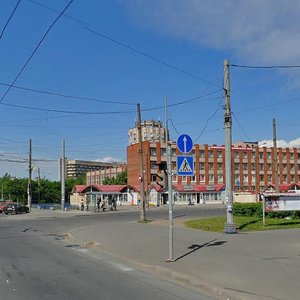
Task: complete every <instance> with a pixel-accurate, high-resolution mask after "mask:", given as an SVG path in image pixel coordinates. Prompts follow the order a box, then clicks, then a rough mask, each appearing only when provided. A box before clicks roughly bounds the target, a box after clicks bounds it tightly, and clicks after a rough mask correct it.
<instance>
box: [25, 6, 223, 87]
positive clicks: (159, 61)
mask: <svg viewBox="0 0 300 300" xmlns="http://www.w3.org/2000/svg"><path fill="white" fill-rule="evenodd" d="M27 1H30V2H32V3H34V4H36V5H39V6H41V7H44V8H46V9H48V10H51V11H53V12H55V13H58V11H57V10H55V9H53V8H51V7H49V6H46V5H43V4H41V3H39V2H37V1H33V0H27ZM63 16H64V17H66V18H69V19H71V20H73V21H75V22H77V23H80V24H83V25H86V26H89V24H87V23H86V22H83V21H81V20H79V19H77V18H73V17H72V16H70V15H66V14H63ZM85 29H86V30H88V31H90V32H92V33H94V34H96V35H98V36H101V37H102V38H105V39H107V40H109V41H111V42H113V43H115V44H117V45H119V46H122V47H125V48H127V49H129V50H131V51H133V52H135V53H137V54H139V55H142V56H145V57H147V58H149V59H151V60H153V61H155V62H157V63H160V64H162V65H165V66H167V67H169V68H171V69H173V70H176V71H178V72H181V73H183V74H185V75H188V76H190V77H192V78H194V79H198V80H200V81H202V82H205V83H207V84H209V85H212V86H215V87H220V86H218V85H217V84H215V83H212V82H210V81H208V80H205V79H203V78H200V77H199V76H196V75H194V74H191V73H190V72H187V71H185V70H183V69H181V68H179V67H176V66H174V65H171V64H169V63H167V62H165V61H163V60H161V59H158V58H156V57H154V56H152V55H150V54H148V53H146V52H143V51H141V50H138V49H137V48H134V47H131V46H129V45H127V44H125V43H123V42H120V41H118V40H116V39H114V38H112V37H110V36H108V35H105V34H103V33H100V32H98V31H95V30H93V29H91V28H89V27H86V28H85Z"/></svg>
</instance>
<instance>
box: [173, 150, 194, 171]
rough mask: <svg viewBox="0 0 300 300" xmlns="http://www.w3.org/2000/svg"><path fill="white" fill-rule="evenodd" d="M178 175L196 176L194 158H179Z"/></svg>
mask: <svg viewBox="0 0 300 300" xmlns="http://www.w3.org/2000/svg"><path fill="white" fill-rule="evenodd" d="M177 175H178V176H194V158H193V156H186V155H182V156H177Z"/></svg>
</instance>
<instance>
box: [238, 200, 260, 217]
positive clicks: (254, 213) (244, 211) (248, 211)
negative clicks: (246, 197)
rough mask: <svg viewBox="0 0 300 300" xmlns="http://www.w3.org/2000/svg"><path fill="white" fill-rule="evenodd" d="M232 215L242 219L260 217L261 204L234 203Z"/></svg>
mask: <svg viewBox="0 0 300 300" xmlns="http://www.w3.org/2000/svg"><path fill="white" fill-rule="evenodd" d="M233 214H234V215H235V216H243V217H261V216H262V214H263V212H262V204H261V203H234V204H233Z"/></svg>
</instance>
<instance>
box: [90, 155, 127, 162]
mask: <svg viewBox="0 0 300 300" xmlns="http://www.w3.org/2000/svg"><path fill="white" fill-rule="evenodd" d="M95 161H98V162H112V163H120V162H122V160H121V159H119V158H114V157H111V156H106V157H103V158H98V159H96V160H95Z"/></svg>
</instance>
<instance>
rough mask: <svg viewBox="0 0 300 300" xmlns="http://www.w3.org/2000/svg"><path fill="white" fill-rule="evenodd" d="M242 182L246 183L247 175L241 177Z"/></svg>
mask: <svg viewBox="0 0 300 300" xmlns="http://www.w3.org/2000/svg"><path fill="white" fill-rule="evenodd" d="M243 182H244V183H248V175H243Z"/></svg>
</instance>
